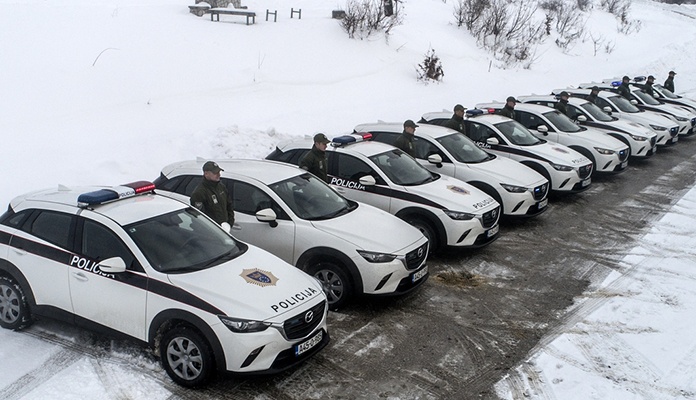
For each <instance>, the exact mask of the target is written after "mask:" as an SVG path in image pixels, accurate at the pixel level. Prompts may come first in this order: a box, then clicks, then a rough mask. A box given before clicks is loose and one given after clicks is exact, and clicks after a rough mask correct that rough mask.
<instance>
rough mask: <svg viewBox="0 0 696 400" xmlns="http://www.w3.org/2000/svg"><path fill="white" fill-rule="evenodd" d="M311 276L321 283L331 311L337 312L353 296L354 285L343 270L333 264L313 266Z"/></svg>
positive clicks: (310, 270) (323, 263)
mask: <svg viewBox="0 0 696 400" xmlns="http://www.w3.org/2000/svg"><path fill="white" fill-rule="evenodd" d="M307 272H308V273H309V274H310V275H312V276H314V277H315V278H317V279H319V281H321V284H322V286H323V287H324V292H325V293H326V297H327V299H328V301H329V309H330V310H337V309H339V308H340V307H342V306H343V305H345V304H346V303H347V302H348V300H349V299H350V297H351V296H352V294H353V284H352V283H351V282H350V279H349V278H348V275H346V273H345V272H344V271H343V268H341V267H339V266H338V265H336V264H334V263H332V262H326V261H322V262H320V263H318V264H316V265H313V266H311V267H310V268H309V269H308V271H307Z"/></svg>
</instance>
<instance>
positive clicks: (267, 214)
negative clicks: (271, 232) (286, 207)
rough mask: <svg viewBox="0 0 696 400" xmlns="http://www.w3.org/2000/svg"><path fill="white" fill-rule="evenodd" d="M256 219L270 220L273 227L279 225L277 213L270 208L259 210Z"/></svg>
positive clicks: (269, 222)
mask: <svg viewBox="0 0 696 400" xmlns="http://www.w3.org/2000/svg"><path fill="white" fill-rule="evenodd" d="M256 219H257V220H259V222H268V225H270V226H271V228H275V227H276V226H278V221H276V213H275V211H273V210H271V209H270V208H264V209H263V210H259V211H257V212H256Z"/></svg>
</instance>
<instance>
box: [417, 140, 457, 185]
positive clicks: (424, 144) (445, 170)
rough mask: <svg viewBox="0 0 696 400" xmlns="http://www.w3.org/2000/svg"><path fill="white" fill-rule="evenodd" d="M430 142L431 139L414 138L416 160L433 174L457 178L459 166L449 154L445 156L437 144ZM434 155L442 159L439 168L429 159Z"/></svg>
mask: <svg viewBox="0 0 696 400" xmlns="http://www.w3.org/2000/svg"><path fill="white" fill-rule="evenodd" d="M430 140H431V139H430V138H424V137H418V136H416V137H414V138H413V147H414V149H415V151H416V160H418V162H419V163H421V165H423V166H424V167H425V168H427V169H428V170H430V171H432V172H435V173H437V174H443V175H447V176H453V177H456V173H457V166H456V165H455V164H454V163H453V162H452V160H451V159H450V158H449V157H448V156H447V154H445V152H444V151H442V150H441V149H440V148H439V147H438V146H437V145H436V144H435V143H432V142H431V141H430ZM433 154H437V155H439V156H440V158H442V163H440V165H439V166H438V165H436V164H433V163H431V162H430V161H428V157H430V156H431V155H433ZM458 178H459V177H458ZM459 179H462V178H459ZM464 180H465V179H464Z"/></svg>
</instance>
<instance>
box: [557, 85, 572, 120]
mask: <svg viewBox="0 0 696 400" xmlns="http://www.w3.org/2000/svg"><path fill="white" fill-rule="evenodd" d="M560 97H561V99H560V100H559V101H558V102H557V103H556V105H555V106H554V108H555V109H556V110H558V111H560V112H561V113H563V115H568V99H569V98H570V94H568V92H566V91H565V90H564V91H562V92H561V94H560Z"/></svg>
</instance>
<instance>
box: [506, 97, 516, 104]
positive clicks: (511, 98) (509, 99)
mask: <svg viewBox="0 0 696 400" xmlns="http://www.w3.org/2000/svg"><path fill="white" fill-rule="evenodd" d="M505 101H506V102H507V101H513V102H515V103H519V101H517V99H516V98H514V97H512V96H510V97H508V98H507V100H505Z"/></svg>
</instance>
